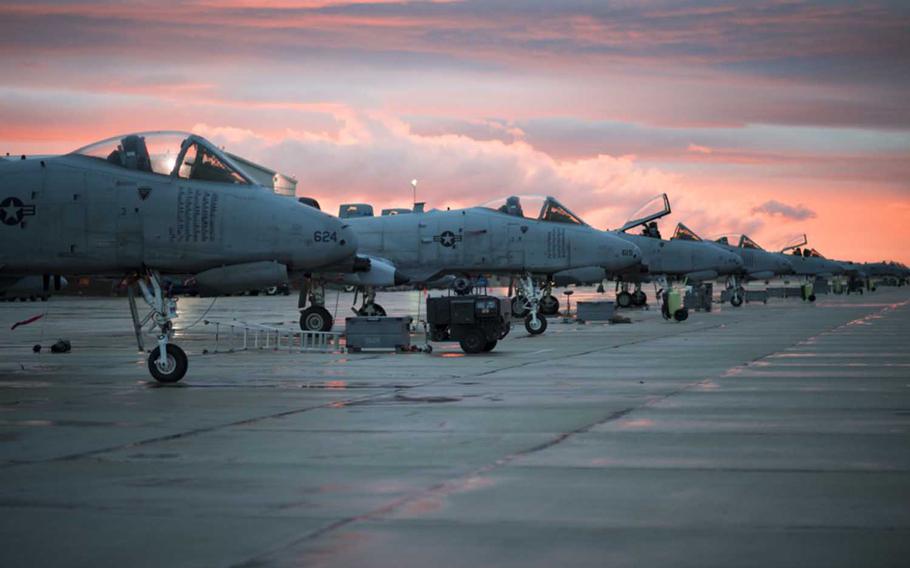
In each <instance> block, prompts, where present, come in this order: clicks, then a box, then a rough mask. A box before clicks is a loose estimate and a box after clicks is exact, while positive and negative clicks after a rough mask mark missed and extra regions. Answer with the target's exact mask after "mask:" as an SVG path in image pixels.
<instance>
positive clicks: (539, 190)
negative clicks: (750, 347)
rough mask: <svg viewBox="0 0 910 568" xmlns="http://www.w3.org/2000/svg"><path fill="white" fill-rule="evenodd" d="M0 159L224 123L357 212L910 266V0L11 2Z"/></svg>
mask: <svg viewBox="0 0 910 568" xmlns="http://www.w3.org/2000/svg"><path fill="white" fill-rule="evenodd" d="M0 77H2V79H0V152H3V153H5V152H9V153H11V154H13V155H15V154H22V153H27V154H36V153H37V154H50V153H63V152H68V151H71V150H73V149H75V148H77V147H80V146H83V145H86V144H88V143H91V142H93V141H95V140H100V139H103V138H107V137H110V136H114V135H117V134H123V133H128V132H135V131H145V130H187V131H193V132H197V133H199V134H202V135H204V136H207V137H209V138H211V139H212V140H214V141H215V142H217V143H218V144H219V145H221V146H224V147H225V148H226V149H227V150H228V151H231V152H234V153H237V154H240V155H243V156H245V157H247V158H250V159H252V160H254V161H257V162H260V163H262V164H264V165H266V166H269V167H272V168H275V169H277V170H278V171H281V172H282V173H285V174H288V175H291V176H293V177H295V178H296V179H297V180H298V194H299V195H308V196H312V197H315V198H317V199H318V200H319V201H320V202H321V203H322V205H323V208H324V209H326V210H327V211H330V212H332V213H337V210H338V205H339V204H340V203H349V202H368V203H372V204H374V206H376V208H377V209H378V208H381V207H396V206H397V207H406V206H409V205H410V203H411V186H410V181H411V180H412V179H417V180H418V186H417V189H418V200H420V201H426V202H427V206H428V207H438V208H444V207H458V206H470V205H475V204H478V203H483V202H487V201H489V200H491V199H494V198H496V197H501V196H505V195H511V194H537V195H554V196H556V197H558V198H559V199H560V200H562V201H563V202H564V203H565V204H566V205H567V206H568V207H569V208H570V209H573V210H574V211H575V212H576V213H578V214H579V215H580V216H582V217H583V218H584V219H585V220H586V221H587V222H588V223H590V224H592V225H594V226H597V227H600V228H615V227H617V226H619V225H621V224H622V223H623V221H625V220H626V219H627V218H628V217H629V216H630V215H631V213H632V212H633V211H634V210H636V209H638V207H639V206H640V205H641V204H642V203H643V202H645V201H647V200H648V199H649V198H651V197H653V196H655V195H657V194H659V193H662V192H666V193H668V194H669V196H670V201H671V205H672V208H673V214H672V216H671V217H669V218H668V219H667V220H666V221H665V222H664V226H663V230H664V232H665V233H670V232H672V229H673V226H674V225H675V223H676V222H683V223H685V224H686V225H688V226H689V227H690V228H692V229H693V230H695V231H696V232H698V233H700V234H701V235H702V236H704V237H714V236H718V235H720V234H726V233H747V234H749V235H750V236H751V237H752V238H753V239H754V240H756V241H758V242H759V243H760V244H763V245H765V246H766V248H773V247H775V246H777V247H778V248H779V247H780V246H782V244H784V243H785V242H787V241H790V240H792V237H793V236H794V235H797V234H800V233H807V234H808V236H809V241H810V244H811V245H813V246H815V247H816V248H818V249H819V250H820V251H821V252H822V253H824V254H826V255H827V256H830V257H834V258H839V259H852V260H868V261H877V260H883V259H895V260H900V261H903V262H907V263H910V3H908V2H905V1H894V2H887V1H874V0H872V1H863V2H839V1H836V0H831V1H818V2H810V1H805V2H803V1H768V2H738V3H728V2H713V1H707V0H694V1H685V0H683V1H679V2H664V1H650V0H634V1H633V0H621V1H606V0H604V1H594V0H585V1H582V0H560V1H547V2H544V1H527V2H520V1H514V0H508V1H506V0H480V1H458V0H454V1H439V2H436V1H433V2H429V1H415V2H401V1H394V0H390V1H374V2H366V1H358V0H351V1H331V0H300V1H296V0H278V1H275V2H257V1H253V0H223V1H216V0H195V1H187V2H151V1H145V2H143V1H140V2H121V1H105V0H95V1H92V0H87V1H71V2H70V1H53V2H46V1H41V0H36V1H29V2H10V1H5V2H3V3H0Z"/></svg>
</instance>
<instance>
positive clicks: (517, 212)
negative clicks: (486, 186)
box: [481, 195, 587, 225]
mask: <svg viewBox="0 0 910 568" xmlns="http://www.w3.org/2000/svg"><path fill="white" fill-rule="evenodd" d="M481 207H485V208H487V209H492V210H494V211H498V212H500V213H505V214H506V215H512V216H513V217H522V218H525V219H537V220H538V221H547V222H550V223H567V224H570V225H587V223H585V222H584V221H582V219H581V217H579V216H578V215H576V214H575V213H572V211H570V210H569V208H568V207H566V206H565V205H563V204H562V203H560V202H559V200H558V199H556V198H555V197H549V196H548V197H541V196H538V195H511V196H509V197H506V198H504V199H503V198H501V199H494V200H493V201H488V202H487V203H484V204H483V205H481ZM535 212H536V216H534V214H535Z"/></svg>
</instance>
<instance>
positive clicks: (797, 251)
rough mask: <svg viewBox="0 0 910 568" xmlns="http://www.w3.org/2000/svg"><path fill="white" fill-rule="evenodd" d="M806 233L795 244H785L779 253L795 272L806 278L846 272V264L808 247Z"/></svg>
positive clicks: (828, 276) (830, 275) (825, 276)
mask: <svg viewBox="0 0 910 568" xmlns="http://www.w3.org/2000/svg"><path fill="white" fill-rule="evenodd" d="M808 242H809V241H808V239H807V238H806V235H802V236H801V238H800V239H799V240H798V241H796V242H794V243H793V244H790V245H787V246H785V247H784V248H783V249H781V251H780V252H779V253H775V254H778V255H781V256H783V257H784V258H786V259H787V260H788V261H789V262H790V264H791V265H792V266H793V273H794V274H795V275H797V276H803V277H806V278H818V277H820V278H830V277H832V276H838V275H841V274H844V273H845V272H846V271H845V269H844V266H843V265H842V264H840V263H839V262H837V261H834V260H829V259H827V258H825V257H824V256H823V255H822V254H821V253H820V252H818V251H817V250H815V249H813V248H807V247H806V245H807V244H808Z"/></svg>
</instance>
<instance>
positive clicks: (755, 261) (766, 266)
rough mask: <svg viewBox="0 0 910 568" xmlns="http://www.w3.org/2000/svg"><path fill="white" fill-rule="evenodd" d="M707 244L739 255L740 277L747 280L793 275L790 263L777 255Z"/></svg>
mask: <svg viewBox="0 0 910 568" xmlns="http://www.w3.org/2000/svg"><path fill="white" fill-rule="evenodd" d="M709 244H712V245H714V246H716V247H719V248H721V249H723V250H726V251H728V252H731V253H733V254H736V255H739V257H740V259H741V260H742V270H741V271H740V275H742V276H744V277H745V278H746V279H748V280H768V279H770V278H774V277H776V276H782V275H785V274H793V272H794V270H793V265H792V264H791V263H790V261H789V260H788V259H787V258H785V257H783V256H781V255H779V254H775V253H771V252H768V251H765V250H761V249H756V248H748V247H741V246H739V247H734V246H730V245H725V244H722V243H717V242H713V243H709Z"/></svg>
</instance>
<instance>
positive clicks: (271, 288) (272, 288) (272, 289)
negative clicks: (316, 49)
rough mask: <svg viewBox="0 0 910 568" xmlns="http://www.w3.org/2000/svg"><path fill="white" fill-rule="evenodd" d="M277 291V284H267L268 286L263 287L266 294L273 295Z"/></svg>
mask: <svg viewBox="0 0 910 568" xmlns="http://www.w3.org/2000/svg"><path fill="white" fill-rule="evenodd" d="M277 293H278V286H269V287H268V288H266V289H265V295H266V296H274V295H275V294H277Z"/></svg>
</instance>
